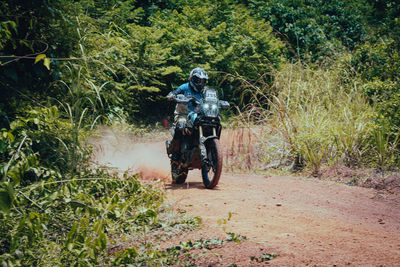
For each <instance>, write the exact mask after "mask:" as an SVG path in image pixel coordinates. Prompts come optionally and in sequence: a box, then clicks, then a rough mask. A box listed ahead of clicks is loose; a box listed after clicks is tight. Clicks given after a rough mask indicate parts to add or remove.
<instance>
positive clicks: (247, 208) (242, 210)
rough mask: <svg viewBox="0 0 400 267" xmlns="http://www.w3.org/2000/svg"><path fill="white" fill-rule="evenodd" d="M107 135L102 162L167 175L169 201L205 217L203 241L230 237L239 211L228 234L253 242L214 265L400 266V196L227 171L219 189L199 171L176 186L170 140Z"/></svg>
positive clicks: (231, 248)
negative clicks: (142, 140)
mask: <svg viewBox="0 0 400 267" xmlns="http://www.w3.org/2000/svg"><path fill="white" fill-rule="evenodd" d="M103 136H104V138H103V139H102V140H101V141H102V142H98V147H99V149H98V153H97V161H98V162H100V163H103V164H108V165H109V166H114V167H116V168H119V169H121V170H124V169H128V170H129V169H131V170H134V171H142V174H143V177H144V178H146V177H150V178H151V177H164V179H166V188H167V200H168V201H169V202H170V203H172V204H174V205H175V206H176V207H177V208H180V209H181V210H186V211H187V213H189V214H192V215H194V216H200V217H201V218H202V219H203V224H204V227H203V228H201V229H200V230H199V232H196V233H194V234H193V235H195V236H196V237H203V238H207V237H214V236H224V231H223V229H222V226H218V224H217V221H218V220H220V219H226V218H228V214H229V213H232V218H231V219H230V220H229V221H228V222H227V224H226V225H225V226H226V231H227V232H233V233H235V234H240V235H244V236H246V237H247V238H248V240H249V241H246V242H244V243H242V244H239V245H237V246H233V245H228V246H227V248H226V249H225V250H224V249H222V250H220V251H218V253H220V254H221V255H222V257H216V260H214V261H208V262H205V263H207V265H209V264H210V263H211V265H216V266H229V264H231V263H235V264H237V266H252V265H255V264H256V263H255V262H254V261H250V256H252V255H253V256H257V257H258V256H260V255H262V254H265V253H271V252H274V253H279V256H278V257H276V258H275V259H273V260H272V261H268V262H263V263H260V264H268V265H269V266H347V265H350V266H400V196H394V195H392V196H390V198H389V197H387V195H382V194H380V193H379V192H377V191H375V190H374V189H367V188H361V187H351V186H347V185H344V184H339V183H333V182H327V181H319V180H316V179H307V178H296V177H266V176H257V175H249V174H228V173H224V172H223V173H222V177H221V180H220V183H219V185H218V186H217V187H216V188H215V189H213V190H207V189H204V187H203V185H202V183H201V177H200V172H199V171H190V172H189V176H188V179H187V183H185V184H183V185H171V184H170V178H169V177H168V175H169V161H168V158H167V157H166V155H165V148H164V142H157V143H154V142H152V143H145V144H134V142H132V140H129V139H128V140H126V139H125V138H118V136H116V135H115V134H111V133H110V134H108V135H105V134H103ZM132 164H133V165H132ZM181 238H182V239H185V238H192V237H191V236H183V237H181ZM175 241H176V240H175ZM171 242H172V241H171Z"/></svg>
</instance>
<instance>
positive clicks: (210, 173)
mask: <svg viewBox="0 0 400 267" xmlns="http://www.w3.org/2000/svg"><path fill="white" fill-rule="evenodd" d="M205 146H206V150H207V159H208V162H207V163H202V164H203V166H202V167H201V175H202V176H203V184H204V186H205V187H206V188H208V189H212V188H214V187H215V186H216V185H217V184H218V182H219V178H220V177H221V171H222V151H221V150H220V149H219V140H217V139H211V140H208V141H207V142H206V143H205Z"/></svg>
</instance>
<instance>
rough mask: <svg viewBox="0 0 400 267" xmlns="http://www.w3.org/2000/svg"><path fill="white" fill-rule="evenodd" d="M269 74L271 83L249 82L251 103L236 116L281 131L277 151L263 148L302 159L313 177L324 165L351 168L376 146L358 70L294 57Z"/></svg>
mask: <svg viewBox="0 0 400 267" xmlns="http://www.w3.org/2000/svg"><path fill="white" fill-rule="evenodd" d="M273 76H274V82H273V84H272V86H268V85H265V86H264V87H255V86H252V85H251V84H249V86H248V90H247V91H246V93H250V94H251V95H252V98H253V102H252V103H250V105H249V106H248V108H247V110H246V112H245V114H246V115H245V116H243V115H242V116H241V117H242V119H243V118H244V117H247V118H248V120H252V121H253V122H256V123H258V124H263V125H265V124H268V125H269V126H271V127H272V128H273V129H275V132H274V133H276V134H277V135H278V136H280V138H281V140H282V141H283V142H280V148H279V150H280V152H279V153H278V152H277V151H271V149H270V148H268V149H266V150H265V152H266V153H273V154H274V155H276V156H278V157H279V156H281V157H282V156H284V155H287V156H288V158H290V159H291V160H292V161H293V162H295V166H293V167H294V168H296V167H299V166H298V165H301V163H303V164H305V165H306V166H307V167H309V168H310V169H311V171H312V174H313V175H315V176H319V175H320V169H321V166H322V165H323V164H330V165H332V164H345V165H346V166H350V167H355V166H360V165H362V163H363V162H365V161H366V159H365V158H364V157H365V155H370V154H371V151H372V150H373V149H374V147H375V146H374V145H372V143H371V139H372V138H373V132H374V130H375V129H376V125H375V122H374V119H375V118H376V112H375V110H374V107H373V106H371V105H370V104H369V103H368V102H367V100H366V99H365V97H364V96H363V94H362V83H361V82H360V81H359V80H358V79H357V75H354V73H353V74H349V73H346V72H345V71H344V68H342V66H341V65H340V63H337V64H334V67H331V68H329V69H326V68H319V69H313V68H311V67H309V66H307V65H304V64H302V63H300V62H299V63H294V64H293V63H292V64H289V63H288V64H286V65H284V66H282V68H281V69H280V70H279V71H277V72H276V73H274V74H273ZM270 92H275V93H274V94H273V95H271V94H270ZM267 135H269V136H264V142H265V140H271V132H270V133H268V134H267ZM275 149H278V148H275ZM282 150H284V151H285V152H283V153H282ZM381 153H385V152H381ZM270 160H272V159H270Z"/></svg>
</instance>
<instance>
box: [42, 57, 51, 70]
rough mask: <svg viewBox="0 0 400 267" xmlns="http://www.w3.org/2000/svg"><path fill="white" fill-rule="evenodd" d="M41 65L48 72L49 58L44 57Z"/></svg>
mask: <svg viewBox="0 0 400 267" xmlns="http://www.w3.org/2000/svg"><path fill="white" fill-rule="evenodd" d="M43 65H44V66H45V67H46V68H47V69H48V70H50V58H48V57H46V58H45V59H44V61H43Z"/></svg>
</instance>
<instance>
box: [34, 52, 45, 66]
mask: <svg viewBox="0 0 400 267" xmlns="http://www.w3.org/2000/svg"><path fill="white" fill-rule="evenodd" d="M44 58H46V55H45V54H40V55H37V56H36V59H35V64H36V63H38V62H39V61H40V60H42V59H44Z"/></svg>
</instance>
